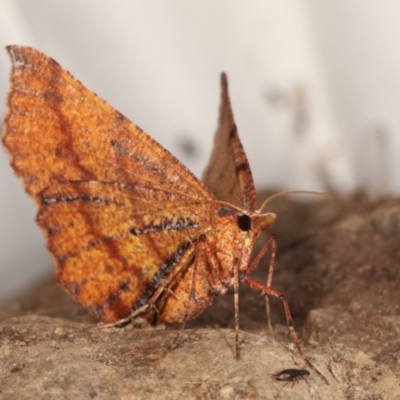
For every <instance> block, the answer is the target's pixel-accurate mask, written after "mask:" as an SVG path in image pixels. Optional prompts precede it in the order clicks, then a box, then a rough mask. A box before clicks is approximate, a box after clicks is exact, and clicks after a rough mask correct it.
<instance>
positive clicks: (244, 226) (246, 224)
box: [238, 214, 251, 231]
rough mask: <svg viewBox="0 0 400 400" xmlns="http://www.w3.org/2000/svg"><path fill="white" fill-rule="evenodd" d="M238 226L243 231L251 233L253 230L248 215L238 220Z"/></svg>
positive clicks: (241, 216)
mask: <svg viewBox="0 0 400 400" xmlns="http://www.w3.org/2000/svg"><path fill="white" fill-rule="evenodd" d="M238 225H239V228H240V229H241V230H242V231H249V230H250V229H251V219H250V217H249V216H248V215H246V214H243V215H240V216H239V218H238Z"/></svg>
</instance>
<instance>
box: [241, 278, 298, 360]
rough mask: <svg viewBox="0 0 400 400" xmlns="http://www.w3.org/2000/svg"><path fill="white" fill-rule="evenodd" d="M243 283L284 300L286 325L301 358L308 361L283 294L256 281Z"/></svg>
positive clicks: (247, 280)
mask: <svg viewBox="0 0 400 400" xmlns="http://www.w3.org/2000/svg"><path fill="white" fill-rule="evenodd" d="M243 282H244V283H245V284H246V285H248V286H250V287H251V288H253V289H255V290H258V291H259V292H262V293H264V294H265V295H270V296H274V297H278V298H279V299H281V300H282V302H283V308H284V309H285V317H286V323H287V326H288V328H289V332H290V334H291V336H292V339H293V341H294V343H295V345H296V347H297V350H298V352H299V354H300V356H301V357H302V358H303V360H306V357H305V356H304V353H303V350H302V349H301V346H300V342H299V339H298V337H297V334H296V331H295V330H294V327H293V318H292V314H291V312H290V308H289V303H288V301H287V300H286V298H285V296H284V295H283V293H281V292H280V291H279V290H276V289H273V288H271V287H270V286H265V285H263V284H261V283H259V282H257V281H254V280H252V279H249V278H247V277H245V278H244V280H243Z"/></svg>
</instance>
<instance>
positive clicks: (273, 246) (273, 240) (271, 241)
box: [246, 234, 276, 337]
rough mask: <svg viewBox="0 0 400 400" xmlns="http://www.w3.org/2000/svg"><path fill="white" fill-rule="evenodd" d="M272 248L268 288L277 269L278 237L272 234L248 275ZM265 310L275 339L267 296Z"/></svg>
mask: <svg viewBox="0 0 400 400" xmlns="http://www.w3.org/2000/svg"><path fill="white" fill-rule="evenodd" d="M270 247H271V258H270V260H269V267H268V277H267V286H268V287H271V283H272V275H273V273H274V267H275V256H276V235H275V234H272V235H271V236H270V237H269V239H268V241H267V242H266V243H265V244H264V246H263V247H262V249H261V250H260V251H259V253H258V254H257V256H256V257H255V258H254V260H253V261H252V262H251V264H250V265H249V267H248V269H247V271H246V275H250V273H251V272H252V271H253V270H254V269H255V267H256V266H257V265H258V263H259V262H260V260H261V258H262V257H264V255H265V253H266V252H267V251H268V249H269V248H270ZM265 309H266V313H267V323H268V330H269V331H270V332H271V336H272V337H275V335H274V330H273V329H272V324H271V310H270V307H269V298H268V296H267V295H265Z"/></svg>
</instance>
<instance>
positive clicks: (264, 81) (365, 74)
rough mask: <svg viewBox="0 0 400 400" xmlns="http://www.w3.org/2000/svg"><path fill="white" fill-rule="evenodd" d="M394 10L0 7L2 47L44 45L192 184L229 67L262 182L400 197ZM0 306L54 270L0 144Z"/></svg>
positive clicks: (399, 38) (398, 13)
mask: <svg viewBox="0 0 400 400" xmlns="http://www.w3.org/2000/svg"><path fill="white" fill-rule="evenodd" d="M399 17H400V2H398V1H396V0H386V1H379V2H378V1H368V2H366V1H361V0H358V1H356V0H328V1H323V2H321V1H318V0H314V1H312V0H280V1H268V0H252V1H248V2H245V1H233V0H218V1H215V0H203V1H201V2H200V1H198V2H189V1H187V0H153V1H146V0H140V1H139V0H138V1H130V0H114V1H112V2H111V1H105V0H86V1H81V0H57V1H54V0H35V1H23V0H3V1H2V2H1V3H0V99H2V100H0V114H1V115H4V112H5V101H6V92H7V90H8V75H9V70H10V65H9V61H8V59H7V56H6V52H5V51H3V48H4V46H6V45H7V44H23V45H29V46H32V47H35V48H38V49H40V50H41V51H43V52H45V53H47V54H48V55H50V56H51V57H53V58H54V59H56V60H57V61H58V62H59V63H60V64H61V65H63V66H64V67H65V68H67V69H68V70H70V71H71V72H72V73H73V75H75V76H76V77H77V78H78V79H79V80H81V81H82V82H83V83H84V84H85V85H87V86H88V87H89V88H90V89H92V90H93V91H95V92H96V93H97V94H98V95H100V96H101V97H103V98H104V99H106V100H107V101H108V102H109V103H111V104H112V105H113V106H114V107H115V108H117V109H118V110H119V111H121V112H122V113H123V114H125V115H126V116H127V117H128V118H129V119H131V120H133V121H134V122H135V123H137V124H138V125H139V126H140V127H141V128H143V129H144V130H145V131H146V132H148V133H150V134H151V135H152V136H153V137H154V138H155V139H156V140H157V141H159V142H160V143H161V144H162V145H163V146H164V147H166V148H167V149H168V150H170V151H171V152H172V153H173V154H175V155H176V156H177V157H178V158H179V159H180V160H181V161H183V162H184V164H186V165H187V166H188V167H189V168H190V169H191V170H192V171H193V172H194V173H195V174H196V175H197V176H201V171H202V169H203V168H204V166H205V165H206V163H207V160H208V157H209V153H210V151H211V146H212V142H213V135H214V131H215V128H216V124H217V110H218V103H219V90H220V88H219V74H220V72H221V71H226V72H227V73H228V77H229V81H230V89H231V97H232V103H233V109H234V113H235V115H236V120H237V125H238V128H239V132H240V135H241V138H242V141H243V144H244V147H245V149H246V152H247V155H248V157H249V161H250V164H251V167H252V170H253V175H254V178H255V180H256V184H257V185H258V186H259V187H267V186H268V187H269V188H274V189H281V188H282V189H283V188H289V189H310V190H321V189H325V188H331V189H334V190H336V191H342V192H352V191H354V190H358V189H363V190H366V191H367V192H369V193H372V194H379V193H388V192H392V193H399V192H400V143H399V142H400V51H399V49H400V24H399V23H398V20H399ZM0 178H1V179H0V301H5V300H7V299H9V298H11V297H12V296H13V295H15V294H16V293H18V292H19V291H21V290H23V289H24V288H26V287H27V286H29V285H32V284H33V283H34V282H35V281H37V280H39V279H40V278H41V277H42V276H44V275H45V274H49V273H50V272H51V271H52V269H53V267H52V262H51V259H50V257H49V255H48V254H47V250H46V249H45V246H44V238H43V236H42V233H41V231H40V230H39V228H38V227H37V226H36V225H35V223H34V217H35V213H36V210H35V208H34V206H33V202H32V200H31V199H29V198H28V196H27V195H25V194H24V192H23V188H22V184H21V182H20V181H19V180H18V179H17V178H16V177H15V176H14V174H13V172H12V170H11V167H10V166H9V163H8V158H7V156H6V154H5V152H4V150H3V149H0Z"/></svg>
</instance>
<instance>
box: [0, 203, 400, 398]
mask: <svg viewBox="0 0 400 400" xmlns="http://www.w3.org/2000/svg"><path fill="white" fill-rule="evenodd" d="M271 209H273V211H276V212H277V213H278V216H279V217H278V224H277V226H276V229H274V231H275V232H277V233H278V258H277V264H276V269H275V273H274V280H273V287H275V288H277V289H279V290H281V291H282V292H283V293H285V295H286V297H287V298H288V299H289V301H290V304H291V307H292V313H293V317H294V320H295V326H296V330H297V332H298V333H300V334H302V340H303V347H304V351H305V353H306V355H307V357H308V358H309V359H310V360H311V362H312V364H313V365H314V366H315V367H316V368H317V369H318V370H319V371H320V372H321V373H322V374H323V376H324V377H325V379H326V380H327V381H328V382H329V384H327V383H326V382H325V381H324V378H323V377H321V376H320V375H318V373H316V372H315V371H313V370H312V369H310V368H309V367H308V366H304V363H303V361H302V359H301V358H300V357H299V355H298V353H297V352H296V350H295V348H294V346H293V344H292V343H291V341H290V339H288V334H287V332H288V331H287V328H286V326H285V322H284V314H283V310H282V305H281V304H280V301H278V300H277V301H272V300H274V299H272V300H271V307H272V320H273V325H274V328H275V332H276V338H277V340H276V341H273V340H272V339H271V337H270V336H269V334H268V331H267V329H266V318H265V304H264V299H263V297H262V296H259V295H258V294H257V293H255V292H254V291H252V290H250V289H248V288H245V287H244V288H243V290H242V291H241V293H240V295H241V307H240V322H241V328H242V330H243V331H241V335H240V339H241V359H240V360H238V361H237V360H235V358H234V353H233V343H234V332H233V330H232V327H233V299H232V296H230V295H229V294H228V295H225V296H221V297H219V298H218V299H217V300H216V302H215V303H214V304H213V305H212V306H211V307H209V308H208V309H207V310H206V311H205V312H204V313H203V314H202V315H201V316H199V318H198V319H196V320H195V321H193V322H192V323H191V324H190V325H189V326H188V327H187V329H186V330H185V331H183V333H182V335H181V336H180V337H179V338H178V340H177V341H176V343H177V345H176V348H174V349H173V350H171V351H169V352H167V350H168V349H169V347H170V346H171V344H172V343H174V340H175V338H176V335H177V331H178V330H177V328H178V329H179V327H163V326H161V327H157V328H153V327H147V326H139V325H140V324H139V322H140V321H137V323H135V324H133V325H128V326H126V327H124V328H109V327H104V326H102V325H100V324H96V322H95V321H94V320H93V319H92V318H91V317H90V316H89V315H88V314H87V313H86V311H85V310H84V309H82V308H79V307H78V306H76V305H75V304H73V302H72V300H71V299H70V298H69V297H68V296H67V295H66V294H64V293H63V292H61V290H59V289H58V288H57V287H56V286H55V284H54V283H53V280H52V281H50V282H47V283H44V284H43V285H42V286H41V287H39V288H36V289H34V290H32V292H31V293H28V294H26V295H25V296H24V297H22V298H20V299H17V300H16V301H14V302H12V303H10V304H7V305H3V306H2V307H1V308H0V321H1V322H0V398H1V399H2V398H4V399H32V398H40V399H91V398H92V399H135V398H138V399H142V398H146V399H149V400H150V399H159V398H165V399H178V398H179V399H181V398H185V399H186V398H187V399H203V398H212V399H214V398H221V399H252V398H254V399H385V400H386V399H400V341H399V334H400V289H399V288H400V200H398V199H385V200H381V201H375V202H372V201H366V200H365V199H363V198H362V197H359V198H354V199H352V200H347V201H345V200H338V199H328V200H324V201H323V202H321V203H314V204H311V205H310V204H305V203H295V202H292V201H289V200H285V199H282V200H280V201H277V202H276V203H273V205H271ZM264 240H265V238H264ZM261 242H262V240H261ZM264 264H265V265H262V266H261V265H260V268H259V269H258V270H257V273H256V274H255V277H256V278H257V279H259V280H260V281H265V278H266V267H267V264H268V260H265V261H264ZM142 325H143V324H142ZM166 352H167V353H166ZM302 367H305V368H307V369H308V370H310V372H311V375H310V376H307V377H305V378H304V379H299V380H298V381H295V382H280V381H277V380H276V378H275V377H274V376H273V375H274V374H276V373H278V372H279V371H281V370H283V369H286V368H302Z"/></svg>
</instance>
